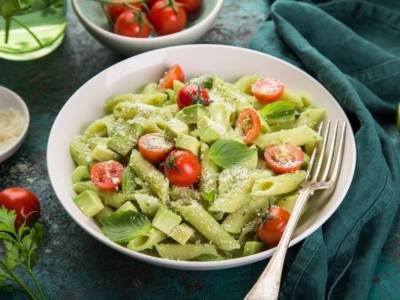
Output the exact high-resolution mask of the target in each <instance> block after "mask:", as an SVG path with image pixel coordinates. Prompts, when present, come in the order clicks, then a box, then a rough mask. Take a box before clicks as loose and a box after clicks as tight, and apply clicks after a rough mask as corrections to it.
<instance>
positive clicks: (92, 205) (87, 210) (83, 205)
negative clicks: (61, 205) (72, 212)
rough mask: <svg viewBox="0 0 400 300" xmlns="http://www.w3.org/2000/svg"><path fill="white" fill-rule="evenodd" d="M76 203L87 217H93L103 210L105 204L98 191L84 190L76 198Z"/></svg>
mask: <svg viewBox="0 0 400 300" xmlns="http://www.w3.org/2000/svg"><path fill="white" fill-rule="evenodd" d="M74 202H75V204H76V205H77V206H78V207H79V209H80V210H81V211H82V213H83V214H84V215H85V216H87V217H93V216H95V215H97V214H98V213H99V212H100V211H102V210H103V208H104V205H103V202H101V199H100V197H99V196H98V195H97V193H96V192H93V191H89V190H87V191H84V192H83V193H81V194H79V195H78V196H76V197H75V198H74Z"/></svg>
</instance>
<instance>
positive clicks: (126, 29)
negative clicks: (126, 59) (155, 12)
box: [114, 9, 151, 38]
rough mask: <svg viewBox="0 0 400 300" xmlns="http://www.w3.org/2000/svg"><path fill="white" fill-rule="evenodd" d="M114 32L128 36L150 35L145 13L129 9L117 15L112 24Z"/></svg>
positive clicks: (140, 36) (142, 36)
mask: <svg viewBox="0 0 400 300" xmlns="http://www.w3.org/2000/svg"><path fill="white" fill-rule="evenodd" d="M114 32H115V33H116V34H120V35H124V36H129V37H135V38H145V37H148V36H149V35H150V32H151V28H150V23H149V20H148V19H147V17H146V15H145V14H143V13H142V12H141V11H133V10H131V9H130V10H126V11H124V12H122V13H121V14H120V15H119V17H118V18H117V21H116V22H115V25H114Z"/></svg>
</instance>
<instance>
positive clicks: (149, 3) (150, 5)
mask: <svg viewBox="0 0 400 300" xmlns="http://www.w3.org/2000/svg"><path fill="white" fill-rule="evenodd" d="M157 1H158V0H147V6H148V7H149V8H150V9H151V8H152V7H153V5H154V3H156V2H157Z"/></svg>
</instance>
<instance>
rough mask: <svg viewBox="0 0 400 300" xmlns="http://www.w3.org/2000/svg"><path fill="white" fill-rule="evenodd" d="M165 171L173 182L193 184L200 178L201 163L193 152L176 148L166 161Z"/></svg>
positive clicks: (184, 184) (177, 184)
mask: <svg viewBox="0 0 400 300" xmlns="http://www.w3.org/2000/svg"><path fill="white" fill-rule="evenodd" d="M164 172H165V174H166V175H167V178H168V180H169V182H171V184H173V185H176V186H191V185H193V184H194V183H195V182H196V181H197V180H198V179H199V176H200V173H201V165H200V163H199V161H198V160H197V157H196V156H195V155H194V154H193V153H192V152H189V151H186V150H174V151H172V152H171V153H170V154H169V155H168V156H167V158H166V160H165V161H164Z"/></svg>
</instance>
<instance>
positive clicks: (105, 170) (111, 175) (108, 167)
mask: <svg viewBox="0 0 400 300" xmlns="http://www.w3.org/2000/svg"><path fill="white" fill-rule="evenodd" d="M123 170H124V166H123V165H122V164H121V163H119V162H117V161H115V160H108V161H101V162H98V163H96V164H95V165H94V166H93V167H92V169H91V170H90V178H91V179H92V182H93V184H94V185H95V186H96V187H98V188H99V189H101V190H113V189H116V188H117V187H118V186H119V185H120V184H121V181H122V172H123Z"/></svg>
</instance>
